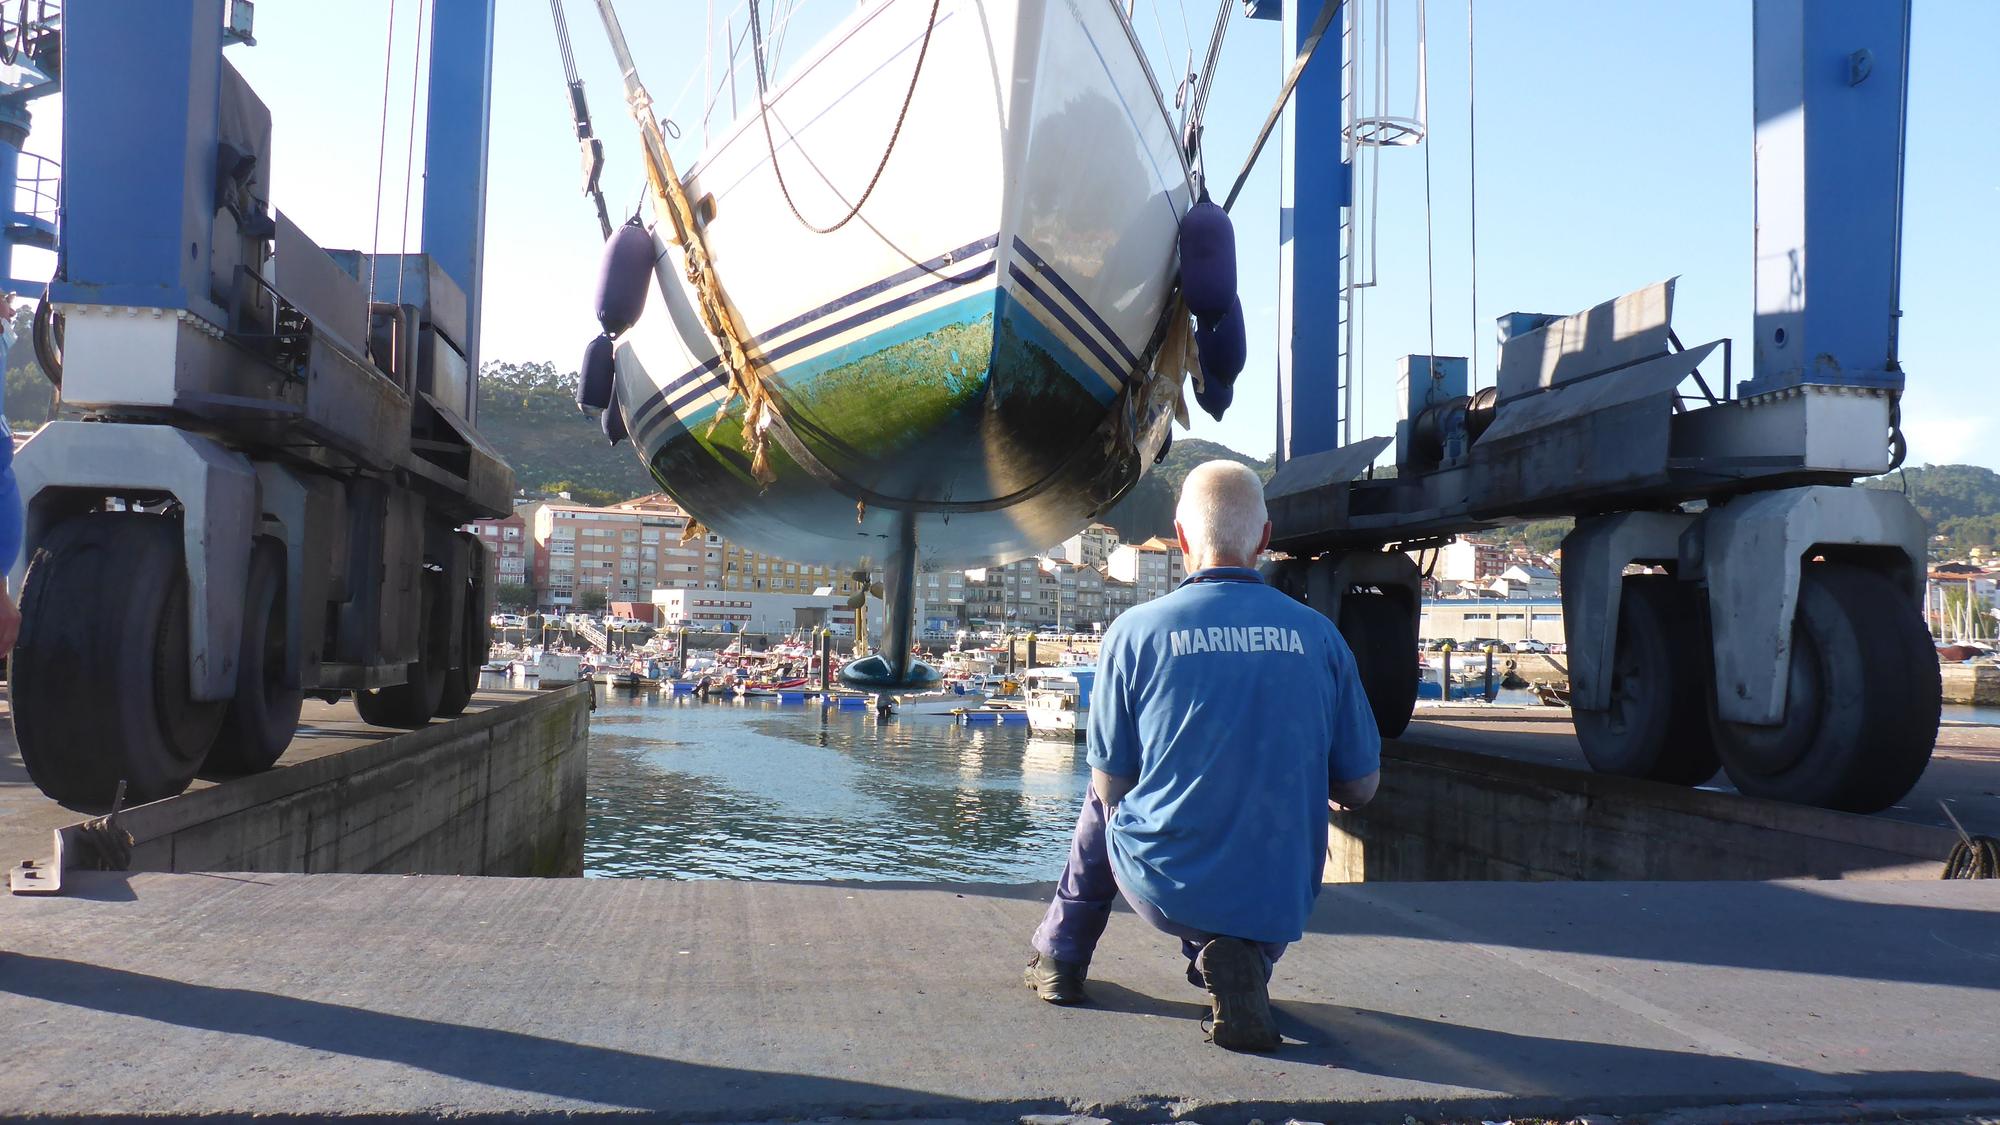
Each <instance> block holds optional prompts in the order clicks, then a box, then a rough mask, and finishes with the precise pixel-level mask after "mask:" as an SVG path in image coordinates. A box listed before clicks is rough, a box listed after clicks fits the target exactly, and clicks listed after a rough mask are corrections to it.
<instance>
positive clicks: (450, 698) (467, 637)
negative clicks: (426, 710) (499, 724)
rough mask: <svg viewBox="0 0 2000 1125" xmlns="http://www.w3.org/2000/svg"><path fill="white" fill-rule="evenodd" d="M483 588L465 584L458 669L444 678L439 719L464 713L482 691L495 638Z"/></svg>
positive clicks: (468, 583) (439, 702)
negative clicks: (481, 592) (482, 675)
mask: <svg viewBox="0 0 2000 1125" xmlns="http://www.w3.org/2000/svg"><path fill="white" fill-rule="evenodd" d="M481 602H482V599H481V598H480V596H479V587H478V586H476V585H474V584H472V583H471V582H467V583H466V584H465V620H464V627H463V629H462V630H461V636H460V639H459V643H460V646H461V647H460V648H459V658H458V667H456V668H453V669H451V670H450V671H449V672H448V673H446V675H445V677H444V693H443V694H442V696H440V697H439V700H438V706H437V712H436V714H437V717H438V718H440V719H449V718H451V717H452V716H453V715H457V714H461V713H463V712H464V710H465V707H466V705H467V704H468V703H471V702H472V693H473V692H475V691H477V690H479V669H480V668H481V667H482V666H483V665H484V664H485V663H486V655H487V653H488V651H489V650H490V647H491V645H492V643H493V642H492V638H491V636H490V635H489V633H488V631H487V627H486V614H485V613H484V612H483V611H484V609H485V607H484V606H483V605H482V604H481Z"/></svg>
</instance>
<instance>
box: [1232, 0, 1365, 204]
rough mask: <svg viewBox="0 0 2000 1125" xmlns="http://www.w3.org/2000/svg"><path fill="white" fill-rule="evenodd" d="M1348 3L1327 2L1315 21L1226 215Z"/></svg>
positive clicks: (1238, 178) (1247, 161) (1248, 159)
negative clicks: (1337, 15)
mask: <svg viewBox="0 0 2000 1125" xmlns="http://www.w3.org/2000/svg"><path fill="white" fill-rule="evenodd" d="M1346 2H1347V0H1326V3H1324V4H1322V5H1321V6H1320V9H1319V18H1318V19H1316V20H1314V21H1313V25H1312V30H1311V31H1309V32H1307V33H1306V41H1305V45H1304V46H1302V47H1300V48H1299V53H1298V56H1297V57H1296V58H1294V59H1293V60H1292V69H1291V70H1290V71H1289V72H1287V73H1286V75H1285V81H1284V84H1283V85H1281V86H1279V87H1278V100H1277V101H1275V102H1273V103H1271V112H1269V113H1267V114H1265V115H1264V124H1263V126H1262V127H1260V128H1259V129H1258V130H1257V137H1256V139H1255V140H1253V141H1251V142H1250V155H1248V156H1246V157H1244V158H1243V170H1242V171H1240V172H1238V173H1236V182H1235V183H1233V184H1231V185H1229V194H1228V195H1226V196H1224V197H1223V200H1222V209H1223V210H1224V211H1227V210H1229V208H1230V207H1231V206H1232V205H1233V204H1234V203H1235V202H1236V197H1237V196H1238V195H1241V194H1242V193H1243V184H1244V182H1245V181H1246V180H1248V179H1249V178H1250V170H1251V169H1252V168H1255V167H1256V166H1257V158H1258V157H1259V156H1261V155H1263V152H1264V145H1265V143H1266V142H1268V141H1269V140H1270V139H1271V130H1273V129H1276V128H1277V127H1278V118H1279V116H1280V115H1282V114H1283V113H1284V112H1285V103H1286V102H1288V101H1291V100H1292V91H1293V90H1296V89H1298V85H1299V78H1300V76H1301V75H1303V74H1305V72H1306V64H1307V63H1309V62H1311V61H1312V57H1313V53H1314V52H1316V51H1318V50H1319V41H1320V39H1321V38H1322V37H1324V36H1325V35H1326V28H1327V25H1328V24H1330V23H1332V22H1333V14H1334V13H1335V12H1337V11H1339V10H1340V8H1341V5H1342V4H1344V3H1346Z"/></svg>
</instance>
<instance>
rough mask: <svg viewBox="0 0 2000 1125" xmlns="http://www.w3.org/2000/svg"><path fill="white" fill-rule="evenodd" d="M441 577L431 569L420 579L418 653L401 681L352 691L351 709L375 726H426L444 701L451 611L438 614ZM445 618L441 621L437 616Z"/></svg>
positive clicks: (448, 657)
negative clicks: (421, 588)
mask: <svg viewBox="0 0 2000 1125" xmlns="http://www.w3.org/2000/svg"><path fill="white" fill-rule="evenodd" d="M443 584H444V580H443V579H442V578H441V577H440V576H439V575H437V574H435V573H432V572H431V571H428V570H427V571H425V572H424V579H423V611H422V615H421V616H422V618H423V633H422V636H421V637H420V638H419V639H418V641H417V651H418V653H419V656H418V658H417V659H416V660H414V661H412V662H411V663H410V665H409V667H408V669H407V670H406V673H405V675H406V678H405V679H404V681H403V682H402V683H400V684H394V685H391V686H389V687H385V688H374V689H371V690H363V691H357V692H355V693H354V709H355V710H356V711H358V712H360V713H361V721H362V722H364V723H367V724H368V725H369V726H375V727H399V728H402V729H404V730H415V729H417V728H418V727H422V726H428V725H429V724H430V721H431V716H432V715H435V714H437V710H438V705H439V704H440V703H442V702H443V701H444V685H445V678H446V677H447V676H449V675H450V672H451V670H450V668H448V667H447V665H448V664H450V662H451V646H450V644H449V643H448V640H447V638H446V635H445V634H446V631H447V630H448V629H449V627H450V625H449V622H450V619H451V618H450V615H449V614H440V613H439V609H440V608H441V606H442V604H443V598H442V596H441V595H442V594H443V591H442V590H441V589H440V587H442V586H443ZM441 616H442V617H443V618H444V621H443V622H442V623H441V622H440V621H439V618H440V617H441Z"/></svg>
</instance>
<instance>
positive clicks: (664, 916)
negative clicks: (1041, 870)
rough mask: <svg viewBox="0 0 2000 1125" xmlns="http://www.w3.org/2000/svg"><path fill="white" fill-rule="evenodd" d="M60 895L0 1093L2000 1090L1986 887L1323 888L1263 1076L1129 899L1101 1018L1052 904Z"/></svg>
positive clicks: (614, 885) (892, 1101)
mask: <svg viewBox="0 0 2000 1125" xmlns="http://www.w3.org/2000/svg"><path fill="white" fill-rule="evenodd" d="M75 878H76V881H77V886H76V890H77V893H76V894H74V895H66V896H64V897H60V898H53V899H24V898H10V899H6V900H0V949H4V952H0V1038H4V1041H5V1048H6V1049H5V1055H6V1059H7V1063H6V1065H5V1066H0V1112H4V1113H7V1114H14V1115H24V1114H30V1115H31V1114H89V1115H98V1116H103V1117H122V1116H126V1115H138V1114H159V1115H166V1116H172V1117H193V1116H199V1115H228V1116H236V1115H242V1116H246V1117H247V1116H250V1115H279V1116H319V1115H354V1116H374V1115H391V1116H399V1115H420V1116H428V1115H467V1116H472V1117H493V1118H500V1119H506V1120H533V1119H543V1118H548V1119H554V1118H558V1117H568V1116H571V1115H583V1116H594V1115H598V1114H605V1115H621V1116H624V1115H630V1116H637V1117H648V1118H658V1119H686V1120H722V1121H757V1120H770V1119H778V1118H801V1117H814V1116H820V1115H845V1116H877V1117H880V1116H893V1117H932V1118H935V1117H951V1118H960V1119H975V1120H997V1119H1002V1118H1007V1117H1012V1116H1015V1115H1018V1114H1023V1113H1038V1112H1039V1113H1048V1112H1056V1113H1061V1112H1077V1111H1083V1112H1096V1113H1099V1114H1101V1115H1104V1116H1110V1117H1114V1118H1121V1119H1129V1120H1151V1121H1158V1120H1163V1119H1166V1118H1169V1117H1185V1118H1193V1119H1195V1120H1198V1121H1201V1122H1204V1123H1207V1125H1228V1123H1231V1122H1241V1121H1245V1120H1247V1119H1249V1118H1252V1117H1261V1118H1264V1119H1266V1120H1278V1119H1281V1118H1283V1117H1287V1116H1296V1117H1301V1118H1308V1119H1313V1120H1321V1121H1329V1120H1362V1121H1393V1122H1401V1121H1402V1120H1403V1115H1404V1114H1405V1113H1409V1114H1414V1115H1416V1116H1418V1117H1420V1118H1423V1119H1425V1120H1437V1119H1440V1118H1451V1119H1461V1120H1463V1119H1470V1120H1478V1119H1480V1118H1482V1117H1483V1118H1495V1117H1501V1116H1508V1115H1512V1116H1520V1115H1523V1114H1536V1113H1561V1114H1577V1113H1583V1112H1597V1113H1613V1114H1619V1113H1644V1112H1648V1111H1653V1110H1658V1109H1661V1108H1663V1107H1685V1106H1699V1105H1724V1104H1742V1103H1765V1105H1766V1108H1765V1109H1763V1110H1760V1111H1758V1112H1759V1113H1760V1114H1761V1113H1769V1112H1772V1109H1771V1108H1770V1107H1771V1105H1772V1103H1806V1104H1809V1105H1810V1106H1811V1107H1812V1108H1810V1109H1808V1110H1806V1111H1805V1117H1806V1118H1808V1119H1815V1120H1823V1119H1842V1120H1855V1119H1864V1118H1870V1117H1888V1116H1896V1117H1903V1118H1917V1117H1925V1116H1935V1115H1936V1114H1939V1113H1949V1114H1957V1115H1967V1114H1978V1113H1991V1112H1993V1110H1994V1108H1995V1107H2000V1022H1996V1020H1995V1013H1996V1012H2000V882H1983V883H1982V882H1955V883H1946V882H1894V883H1836V882H1822V883H1805V882H1798V883H1782V882H1781V883H1646V884H1639V883H1512V884H1508V883H1489V884H1469V883H1459V884H1453V883H1432V884H1401V885H1392V884H1373V885H1360V886H1339V887H1329V888H1327V890H1326V893H1325V894H1324V895H1323V896H1322V898H1321V900H1320V907H1319V910H1318V912H1317V914H1316V916H1315V921H1314V925H1313V928H1314V932H1313V933H1312V934H1310V935H1309V936H1308V937H1307V939H1306V940H1305V941H1304V942H1303V943H1302V944H1301V945H1300V946H1298V947H1296V948H1295V949H1294V950H1293V951H1292V953H1291V954H1290V955H1289V956H1288V957H1287V958H1286V959H1285V960H1284V961H1283V962H1282V963H1281V965H1280V966H1279V971H1278V978H1277V983H1276V986H1275V990H1274V995H1275V997H1276V1000H1277V1003H1278V1006H1279V1008H1280V1010H1281V1017H1280V1019H1281V1026H1282V1027H1283V1029H1284V1030H1285V1031H1286V1033H1287V1035H1288V1037H1289V1040H1290V1042H1288V1044H1287V1046H1286V1047H1285V1048H1284V1050H1282V1051H1281V1052H1280V1053H1278V1054H1277V1055H1275V1056H1270V1057H1255V1056H1245V1055H1235V1054H1229V1053H1226V1052H1223V1051H1220V1050H1217V1049H1215V1048H1212V1047H1209V1046H1206V1045H1204V1044H1203V1042H1202V1041H1201V1035H1200V1032H1199V1031H1198V1029H1197V1026H1196V1022H1195V1019H1196V1016H1197V1014H1198V1012H1199V1008H1198V1006H1197V1003H1196V1002H1197V998H1198V995H1199V994H1198V993H1196V992H1195V991H1193V990H1192V989H1190V988H1189V986H1188V985H1187V983H1186V982H1185V981H1184V980H1182V979H1181V976H1180V964H1179V962H1178V959H1177V958H1176V957H1175V956H1174V955H1173V952H1172V943H1171V942H1168V941H1166V940H1165V939H1162V938H1160V937H1159V936H1158V935H1156V934H1154V933H1152V932H1151V931H1150V930H1148V929H1146V928H1145V927H1144V926H1142V925H1141V924H1139V923H1138V922H1137V921H1136V920H1135V919H1134V918H1132V917H1131V916H1130V915H1126V914H1122V913H1121V915H1120V916H1119V917H1117V918H1115V919H1114V920H1113V923H1112V927H1111V932H1110V934H1109V936H1108V938H1107V940H1106V944H1105V946H1104V948H1103V950H1102V951H1101V953H1100V956H1099V960H1098V964H1097V965H1096V967H1095V970H1094V977H1095V979H1094V980H1093V989H1094V993H1095V997H1096V1001H1097V1003H1096V1005H1095V1006H1093V1007H1087V1008H1080V1009H1072V1010H1059V1009H1054V1008H1049V1007H1046V1006H1044V1005H1042V1004H1040V1003H1038V1002H1037V1001H1035V1000H1034V999H1033V997H1032V996H1030V995H1029V994H1028V993H1027V992H1026V991H1025V990H1023V989H1022V988H1021V986H1020V983H1019V978H1018V973H1019V969H1020V965H1021V963H1022V961H1023V960H1024V957H1025V942H1026V936H1027V934H1028V932H1029V930H1030V929H1031V928H1032V927H1033V925H1034V923H1035V920H1036V919H1037V917H1038V916H1039V914H1040V911H1041V903H1040V898H1041V894H1042V890H1041V889H1040V888H1012V889H1009V888H979V887H934V886H925V887H917V886H883V885H873V886H866V887H863V886H851V885H834V886H828V885H791V884H770V883H764V884H750V883H677V882H656V881H601V880H566V881H535V880H514V879H476V878H453V877H421V876H385V875H310V876H298V875H166V874H110V873H81V874H79V875H77V876H75ZM1740 1112H1741V1111H1731V1112H1730V1113H1729V1114H1725V1115H1723V1116H1724V1117H1729V1118H1734V1117H1735V1116H1736V1115H1737V1114H1738V1113H1740ZM1789 1112H1792V1113H1793V1114H1794V1115H1796V1113H1797V1112H1798V1111H1789ZM1794 1119H1796V1116H1795V1117H1794Z"/></svg>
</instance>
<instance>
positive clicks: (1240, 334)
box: [1194, 298, 1250, 386]
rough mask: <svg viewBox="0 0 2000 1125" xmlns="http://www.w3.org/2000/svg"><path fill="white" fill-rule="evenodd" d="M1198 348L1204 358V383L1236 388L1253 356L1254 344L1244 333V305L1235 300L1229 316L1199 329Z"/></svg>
mask: <svg viewBox="0 0 2000 1125" xmlns="http://www.w3.org/2000/svg"><path fill="white" fill-rule="evenodd" d="M1194 346H1195V351H1196V352H1198V353H1199V354H1200V355H1201V374H1202V380H1203V381H1204V382H1220V383H1222V384H1223V385H1224V386H1233V385H1234V384H1235V382H1236V377H1237V376H1238V375H1241V374H1242V373H1243V365H1244V363H1246V362H1248V360H1249V356H1250V342H1249V340H1248V339H1247V338H1246V337H1245V336H1244V330H1243V302H1242V301H1239V300H1235V299H1233V298H1232V299H1231V300H1230V302H1229V310H1228V312H1226V313H1225V314H1223V316H1221V317H1220V318H1219V319H1217V320H1216V321H1215V322H1213V323H1211V324H1204V325H1201V326H1200V327H1198V328H1196V329H1195V330H1194Z"/></svg>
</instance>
